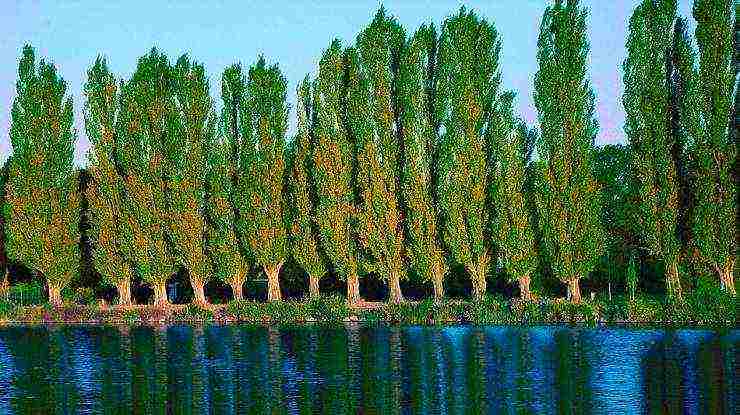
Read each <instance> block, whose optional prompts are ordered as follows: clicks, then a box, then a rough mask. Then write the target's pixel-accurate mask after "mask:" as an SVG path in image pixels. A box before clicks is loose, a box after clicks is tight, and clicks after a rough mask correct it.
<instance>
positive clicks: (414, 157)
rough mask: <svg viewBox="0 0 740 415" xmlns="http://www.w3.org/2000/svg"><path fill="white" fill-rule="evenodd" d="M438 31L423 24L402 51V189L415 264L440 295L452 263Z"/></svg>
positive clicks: (437, 296)
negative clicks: (442, 212) (442, 169)
mask: <svg viewBox="0 0 740 415" xmlns="http://www.w3.org/2000/svg"><path fill="white" fill-rule="evenodd" d="M436 55H437V31H436V30H435V28H434V25H422V26H421V27H420V28H419V29H418V30H417V31H416V33H414V35H413V36H412V37H411V39H410V40H409V41H408V43H407V45H406V47H405V48H404V51H403V53H402V55H401V63H400V70H399V71H400V75H399V86H398V95H399V97H398V101H399V108H400V121H401V128H402V134H401V136H402V137H403V146H404V164H403V169H402V176H401V181H402V183H401V190H402V194H403V200H404V203H405V206H406V210H405V216H406V217H405V226H406V231H407V238H406V247H407V254H408V256H409V259H410V261H411V267H413V269H414V271H416V273H417V274H418V275H419V276H420V277H421V279H422V280H424V281H427V282H431V283H432V286H433V289H434V298H435V299H436V300H441V299H442V298H443V297H444V275H445V272H446V264H445V258H444V252H443V251H442V246H441V241H440V239H439V224H438V219H439V213H438V211H437V204H436V200H435V197H434V195H435V192H434V186H435V177H434V173H435V170H434V161H435V155H436V151H437V148H438V144H439V137H438V132H439V123H438V122H437V120H436V118H435V117H434V108H433V106H434V74H435V73H436Z"/></svg>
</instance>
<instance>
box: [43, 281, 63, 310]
mask: <svg viewBox="0 0 740 415" xmlns="http://www.w3.org/2000/svg"><path fill="white" fill-rule="evenodd" d="M47 286H48V288H49V303H50V304H51V305H53V306H55V307H58V306H60V305H62V289H61V287H59V286H56V285H53V284H47Z"/></svg>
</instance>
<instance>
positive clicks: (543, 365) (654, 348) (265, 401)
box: [0, 325, 740, 414]
mask: <svg viewBox="0 0 740 415" xmlns="http://www.w3.org/2000/svg"><path fill="white" fill-rule="evenodd" d="M739 343H740V330H730V331H725V332H715V331H712V330H693V329H686V330H663V329H627V328H624V329H622V328H608V329H607V328H569V327H473V326H450V327H386V326H361V325H346V326H338V327H331V328H323V327H312V326H304V327H297V328H281V329H277V328H266V327H256V326H248V325H225V326H218V325H215V326H163V327H140V326H139V327H127V326H126V327H123V326H119V327H116V326H7V327H2V328H0V414H26V413H70V414H72V413H111V414H112V413H120V414H131V413H141V414H143V413H177V414H180V413H183V414H187V413H193V414H200V413H214V414H237V413H287V414H309V413H330V414H343V413H352V414H355V413H362V414H388V413H390V414H392V413H401V414H411V413H419V414H427V413H428V414H437V413H451V414H462V413H473V414H481V413H494V414H496V413H543V414H550V413H603V414H613V413H615V414H623V413H626V414H630V413H666V414H680V413H689V414H735V413H737V411H738V409H737V407H738V390H739V389H740V388H739V387H738V379H737V374H738V364H739V361H738V359H739V358H740V356H739V354H738V344H739Z"/></svg>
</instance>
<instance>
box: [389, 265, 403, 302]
mask: <svg viewBox="0 0 740 415" xmlns="http://www.w3.org/2000/svg"><path fill="white" fill-rule="evenodd" d="M388 288H389V290H390V292H389V293H388V294H389V295H388V301H389V302H391V303H393V304H400V303H402V302H403V293H402V292H401V278H400V277H399V275H398V274H397V273H391V275H390V278H389V279H388Z"/></svg>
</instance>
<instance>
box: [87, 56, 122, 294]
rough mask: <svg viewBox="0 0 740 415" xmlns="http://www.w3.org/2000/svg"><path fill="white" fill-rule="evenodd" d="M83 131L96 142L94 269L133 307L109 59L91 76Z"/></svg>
mask: <svg viewBox="0 0 740 415" xmlns="http://www.w3.org/2000/svg"><path fill="white" fill-rule="evenodd" d="M84 94H85V98H86V100H85V131H86V132H87V137H88V138H89V139H90V142H91V143H92V147H91V148H90V152H89V155H88V160H89V163H90V166H89V168H88V170H89V171H90V176H91V178H92V180H91V182H90V184H89V185H88V187H87V190H86V196H87V200H88V204H89V207H90V222H91V232H90V237H91V241H92V247H93V254H92V259H93V266H94V268H95V270H96V271H97V272H98V273H99V274H100V275H101V277H102V278H103V281H104V282H106V283H109V284H112V285H114V286H115V287H116V289H117V290H118V303H119V304H120V305H129V304H131V278H132V277H133V269H132V267H131V262H130V261H131V260H130V258H131V254H132V249H133V246H132V238H131V227H130V226H129V218H128V216H127V209H126V206H125V205H124V198H125V194H124V189H125V188H124V177H123V176H122V175H121V167H122V166H121V165H120V161H119V160H120V158H119V154H118V153H119V152H120V148H119V145H120V142H119V140H117V137H116V136H117V131H116V119H117V117H118V114H119V111H118V108H119V105H120V97H119V94H118V82H117V80H116V78H115V76H114V75H113V74H112V73H111V72H110V70H109V69H108V64H107V62H106V60H105V59H104V58H102V57H98V58H97V59H96V60H95V63H94V64H93V66H92V67H91V68H90V69H89V70H88V71H87V82H86V83H85V87H84Z"/></svg>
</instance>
